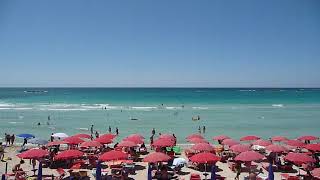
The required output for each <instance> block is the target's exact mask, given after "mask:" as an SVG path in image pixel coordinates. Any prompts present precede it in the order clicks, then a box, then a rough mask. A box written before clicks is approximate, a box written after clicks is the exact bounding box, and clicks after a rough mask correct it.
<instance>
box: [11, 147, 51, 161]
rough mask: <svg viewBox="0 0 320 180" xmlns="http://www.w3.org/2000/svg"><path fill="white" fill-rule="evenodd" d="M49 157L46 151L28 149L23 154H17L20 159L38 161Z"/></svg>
mask: <svg viewBox="0 0 320 180" xmlns="http://www.w3.org/2000/svg"><path fill="white" fill-rule="evenodd" d="M48 155H49V152H48V151H47V150H43V149H29V150H27V151H25V152H23V153H20V154H18V155H17V156H18V157H19V158H22V159H39V158H43V157H46V156H48Z"/></svg>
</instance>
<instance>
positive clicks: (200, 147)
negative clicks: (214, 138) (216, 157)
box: [190, 143, 214, 152]
mask: <svg viewBox="0 0 320 180" xmlns="http://www.w3.org/2000/svg"><path fill="white" fill-rule="evenodd" d="M190 149H192V150H195V151H208V152H210V151H213V150H214V147H213V146H212V145H210V144H208V143H198V144H195V145H193V146H191V148H190Z"/></svg>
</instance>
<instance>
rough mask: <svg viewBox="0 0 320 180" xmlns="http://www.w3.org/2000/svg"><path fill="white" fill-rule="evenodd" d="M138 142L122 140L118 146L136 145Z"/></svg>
mask: <svg viewBox="0 0 320 180" xmlns="http://www.w3.org/2000/svg"><path fill="white" fill-rule="evenodd" d="M136 146H137V144H136V143H134V142H132V141H121V142H120V143H119V144H118V147H136Z"/></svg>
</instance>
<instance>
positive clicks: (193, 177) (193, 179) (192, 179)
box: [190, 173, 201, 180]
mask: <svg viewBox="0 0 320 180" xmlns="http://www.w3.org/2000/svg"><path fill="white" fill-rule="evenodd" d="M190 180H201V177H200V174H196V173H191V175H190Z"/></svg>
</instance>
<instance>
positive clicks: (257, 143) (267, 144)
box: [252, 139, 272, 147]
mask: <svg viewBox="0 0 320 180" xmlns="http://www.w3.org/2000/svg"><path fill="white" fill-rule="evenodd" d="M252 144H253V145H259V146H264V147H266V146H269V145H271V144H272V143H271V142H270V141H268V140H263V139H259V140H256V141H254V142H253V143H252Z"/></svg>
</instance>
